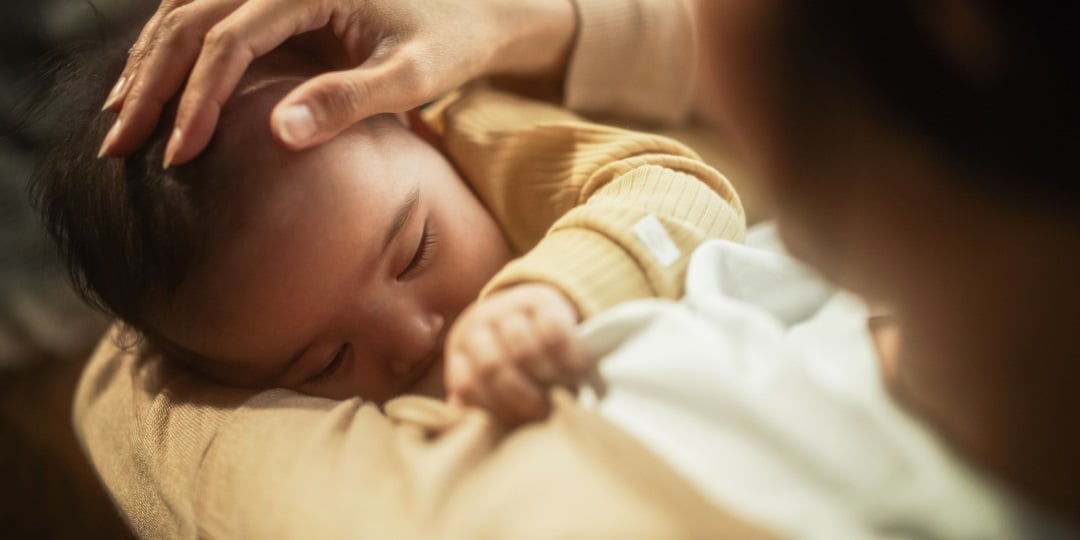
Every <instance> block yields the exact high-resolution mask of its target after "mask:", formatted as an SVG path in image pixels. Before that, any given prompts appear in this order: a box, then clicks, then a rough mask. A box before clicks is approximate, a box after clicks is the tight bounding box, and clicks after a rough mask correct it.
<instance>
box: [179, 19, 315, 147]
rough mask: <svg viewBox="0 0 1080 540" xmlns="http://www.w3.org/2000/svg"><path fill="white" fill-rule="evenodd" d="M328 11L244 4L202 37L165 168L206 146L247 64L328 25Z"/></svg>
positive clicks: (181, 101) (182, 98)
mask: <svg viewBox="0 0 1080 540" xmlns="http://www.w3.org/2000/svg"><path fill="white" fill-rule="evenodd" d="M329 19H330V12H329V11H326V10H325V9H322V8H321V5H320V4H319V3H311V2H295V1H292V0H285V1H279V2H263V3H248V4H244V5H243V6H240V7H239V8H238V9H236V10H235V11H233V12H232V13H231V14H229V15H228V17H226V18H225V19H224V20H222V21H221V22H220V23H218V24H217V25H215V26H214V27H213V28H212V29H211V30H210V31H209V32H208V33H207V35H206V39H205V41H204V44H203V47H202V50H201V52H200V53H199V57H198V59H197V60H196V61H195V66H194V68H193V69H192V72H191V76H190V78H189V79H188V83H187V87H186V88H185V89H184V93H183V96H182V97H181V99H180V104H179V107H178V109H177V114H176V127H175V129H174V131H173V134H172V136H171V139H170V141H169V144H168V146H167V148H166V151H165V166H166V167H168V166H169V165H171V164H173V163H176V164H179V163H184V162H187V161H189V160H191V159H192V158H194V157H195V156H196V155H198V154H199V152H201V151H202V150H203V149H204V148H205V147H206V145H207V144H208V143H209V142H210V138H211V137H212V136H213V133H214V128H215V127H216V126H217V121H218V118H219V115H220V112H221V107H222V105H223V104H224V103H225V101H226V100H227V99H228V98H229V96H230V95H231V94H232V92H233V90H234V89H235V88H236V85H237V83H238V82H239V81H240V78H241V77H242V76H243V74H244V72H245V71H246V70H247V68H248V66H250V65H251V63H252V62H253V61H254V60H255V59H256V58H258V57H259V56H262V55H264V54H266V53H268V52H270V51H271V50H273V49H274V48H276V47H277V46H278V45H281V44H282V43H284V42H285V41H286V40H288V39H289V38H290V37H293V36H296V35H299V34H303V33H305V32H309V31H312V30H316V29H319V28H322V27H324V26H326V25H327V23H328V22H329Z"/></svg>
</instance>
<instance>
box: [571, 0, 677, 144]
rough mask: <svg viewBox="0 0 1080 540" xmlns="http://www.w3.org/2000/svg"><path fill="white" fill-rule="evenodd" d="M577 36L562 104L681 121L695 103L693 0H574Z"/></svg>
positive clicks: (644, 119) (602, 113)
mask: <svg viewBox="0 0 1080 540" xmlns="http://www.w3.org/2000/svg"><path fill="white" fill-rule="evenodd" d="M574 5H575V7H576V9H577V17H578V36H577V42H576V45H575V47H574V50H573V51H572V53H571V56H570V63H569V66H568V69H567V76H566V83H565V88H564V91H565V105H566V106H567V107H569V108H571V109H573V110H575V111H579V112H581V113H583V114H587V115H599V116H613V117H620V118H632V119H635V120H638V121H642V122H647V123H657V124H679V123H682V122H683V121H685V120H686V119H687V117H688V116H689V114H690V113H691V112H692V108H693V105H694V91H695V89H694V82H695V78H696V76H695V71H694V70H695V67H696V65H697V54H698V52H697V43H696V38H695V30H694V24H693V9H692V5H691V0H574Z"/></svg>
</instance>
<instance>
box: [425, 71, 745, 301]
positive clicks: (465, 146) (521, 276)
mask: <svg viewBox="0 0 1080 540" xmlns="http://www.w3.org/2000/svg"><path fill="white" fill-rule="evenodd" d="M442 127H443V129H444V130H445V131H444V141H445V144H446V148H447V151H448V153H449V155H450V157H451V159H452V160H453V161H454V162H455V164H456V165H457V166H458V167H459V168H460V170H461V172H462V174H464V176H465V177H466V178H467V179H468V181H469V183H470V184H471V185H472V187H473V189H474V190H475V191H476V193H477V195H478V196H479V197H480V199H481V200H482V201H483V202H484V204H485V205H487V207H488V209H489V210H490V211H491V213H492V214H493V215H494V217H495V219H496V220H497V221H498V222H499V224H500V225H501V226H502V228H503V231H504V232H505V234H506V235H507V237H508V239H509V240H510V243H511V245H512V246H513V247H514V249H515V250H517V251H518V252H519V253H522V254H523V255H522V256H521V257H520V258H518V259H516V260H514V261H512V262H511V263H510V264H509V265H507V266H506V267H505V268H504V269H503V270H502V271H501V272H499V273H498V274H497V275H496V276H495V277H494V278H493V279H492V280H491V282H490V283H488V285H487V287H485V289H484V292H483V294H488V293H490V292H491V291H492V290H495V289H499V288H504V287H507V286H510V285H514V284H517V283H523V282H543V283H549V284H551V285H554V286H555V287H557V288H559V289H561V290H562V291H563V292H564V293H565V294H566V295H567V297H568V298H570V299H571V300H572V301H573V302H574V304H575V305H576V306H577V308H578V310H579V312H580V313H581V315H582V317H583V318H588V317H590V316H592V315H594V314H596V313H598V312H600V311H603V310H605V309H607V308H609V307H612V306H614V305H615V304H618V303H620V302H624V301H627V300H632V299H635V298H643V297H650V296H656V297H663V298H678V297H679V296H681V295H682V293H683V279H684V277H685V273H686V265H687V262H688V260H689V255H690V253H691V252H692V251H693V250H694V248H696V247H697V246H698V245H699V244H700V243H701V242H703V241H704V240H707V239H711V238H723V239H727V240H735V241H741V240H742V239H743V236H744V233H745V229H746V227H745V217H744V214H743V210H742V206H741V204H740V203H739V199H738V196H737V195H736V194H735V191H734V190H733V189H732V187H731V184H730V183H729V182H728V180H727V179H726V178H724V177H723V176H722V175H721V174H720V173H718V172H716V171H715V170H714V169H712V168H710V167H709V166H707V165H705V164H704V163H702V162H701V161H700V160H699V158H698V157H697V155H696V154H694V152H693V151H692V150H690V149H689V148H687V147H685V146H683V145H682V144H680V143H678V142H676V141H674V140H671V139H668V138H666V137H661V136H657V135H651V134H646V133H638V132H633V131H626V130H622V129H617V128H613V127H608V126H602V125H598V124H591V123H588V122H585V121H583V120H581V119H579V118H578V117H576V116H574V115H573V114H571V113H569V112H567V111H565V110H563V109H560V108H558V107H556V106H553V105H549V104H546V103H541V102H535V101H529V100H525V99H523V98H519V97H516V96H511V95H508V94H502V93H498V92H495V91H492V90H489V89H486V88H474V89H472V90H470V91H467V92H465V93H464V94H463V95H462V96H461V97H459V98H458V99H457V100H456V101H454V102H453V103H451V104H450V105H448V106H447V107H446V108H445V110H444V112H443V126H442ZM658 228H659V231H658V230H657V229H658Z"/></svg>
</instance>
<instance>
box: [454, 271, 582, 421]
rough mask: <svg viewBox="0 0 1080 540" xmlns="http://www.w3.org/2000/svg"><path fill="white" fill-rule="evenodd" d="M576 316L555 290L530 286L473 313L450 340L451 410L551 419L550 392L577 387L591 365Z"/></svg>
mask: <svg viewBox="0 0 1080 540" xmlns="http://www.w3.org/2000/svg"><path fill="white" fill-rule="evenodd" d="M577 322H578V314H577V310H576V309H575V308H574V305H573V304H572V303H571V302H570V301H569V300H568V299H567V298H566V296H564V295H563V293H562V292H561V291H559V290H558V289H555V288H554V287H551V286H550V285H545V284H538V283H527V284H522V285H516V286H513V287H510V288H507V289H503V290H501V291H497V292H495V293H493V294H491V295H490V296H488V297H487V298H485V299H483V300H481V301H479V302H476V303H475V304H473V305H472V306H470V307H469V308H468V309H467V310H465V312H464V313H462V314H461V316H460V317H459V318H458V320H457V321H456V322H455V323H454V326H453V328H451V329H450V334H449V336H448V337H447V340H446V389H447V394H448V397H449V400H450V403H452V404H459V405H474V406H477V407H482V408H484V409H487V410H489V411H491V412H492V413H493V414H495V416H497V417H499V418H501V419H503V420H504V421H507V422H509V423H518V422H523V421H527V420H535V419H539V418H542V417H544V416H546V415H547V413H548V412H549V409H550V403H548V400H547V390H548V389H549V388H551V387H552V386H553V385H564V386H570V387H575V386H576V385H577V383H578V382H579V381H580V380H581V378H582V377H583V376H584V375H585V374H586V372H587V371H588V369H589V367H590V366H589V365H588V363H587V360H586V358H585V355H584V353H583V351H582V349H581V347H580V345H579V344H578V342H577V335H576V333H575V327H576V326H577Z"/></svg>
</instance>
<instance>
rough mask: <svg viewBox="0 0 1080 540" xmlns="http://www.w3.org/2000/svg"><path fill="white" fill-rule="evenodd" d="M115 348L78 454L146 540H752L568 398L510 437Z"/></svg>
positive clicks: (92, 375) (432, 409)
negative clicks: (214, 374) (230, 380)
mask: <svg viewBox="0 0 1080 540" xmlns="http://www.w3.org/2000/svg"><path fill="white" fill-rule="evenodd" d="M114 337H115V336H114V335H110V336H107V337H106V339H105V340H104V341H103V343H102V345H101V346H100V348H99V349H98V351H96V352H95V354H94V356H93V358H92V359H91V361H90V363H89V365H88V366H87V369H86V371H85V373H84V375H83V378H82V380H81V381H80V384H79V388H78V392H77V395H76V400H75V423H76V429H77V432H78V434H79V437H80V440H81V441H82V442H83V445H84V447H85V449H86V451H87V453H88V455H89V456H90V459H91V461H92V462H93V464H94V466H95V467H96V469H97V471H98V473H99V474H100V476H101V478H102V479H103V480H104V482H105V484H106V486H107V487H108V489H109V492H110V493H111V494H112V496H113V498H114V500H115V501H116V503H117V504H118V506H119V507H120V509H121V513H122V514H123V515H124V516H125V517H126V518H127V520H128V522H129V524H130V525H131V526H132V527H133V529H134V530H135V532H136V533H138V534H139V536H141V537H146V538H196V537H198V538H267V539H277V538H305V539H307V538H345V537H348V538H395V539H414V538H415V539H439V538H567V537H573V538H620V539H621V538H727V537H736V538H755V537H763V536H764V535H763V534H761V533H759V532H758V531H756V530H754V529H753V528H752V527H749V526H747V525H746V524H744V523H742V522H741V521H739V520H738V519H736V518H734V517H732V516H730V515H728V514H726V513H724V512H722V511H719V510H717V509H716V508H715V507H713V506H711V505H710V504H709V503H708V502H706V500H705V499H704V498H703V497H702V496H701V495H700V494H698V493H697V492H696V491H695V490H694V489H692V488H691V487H689V485H688V484H686V483H685V482H684V481H683V480H682V479H681V478H680V477H679V476H678V475H677V474H676V473H674V472H673V471H672V470H671V469H670V468H669V467H668V466H667V465H666V464H664V463H662V462H661V461H660V460H659V459H658V458H656V457H655V456H654V455H652V454H651V453H650V452H648V451H647V450H645V449H644V448H643V447H642V446H641V445H640V444H639V443H637V442H636V441H635V440H634V439H632V438H631V437H629V436H628V435H626V434H625V433H623V432H622V431H621V430H619V429H617V428H615V427H613V426H612V425H610V424H608V423H607V422H606V421H604V420H602V419H601V418H599V417H598V416H596V415H593V414H590V413H586V412H584V411H582V410H581V409H579V408H577V406H576V404H575V403H574V401H573V400H572V399H570V398H569V396H567V395H565V394H559V395H556V396H555V397H556V399H555V408H554V411H553V414H552V416H551V417H550V418H549V419H548V420H547V421H545V422H543V423H540V424H534V425H532V426H530V427H528V428H525V429H521V430H518V431H515V432H513V433H511V434H504V433H502V432H500V431H499V429H498V428H497V427H496V426H495V424H494V423H493V422H492V421H491V420H490V418H489V417H488V416H487V415H485V414H484V413H481V412H479V411H470V412H465V413H462V412H460V411H456V410H452V409H449V408H447V407H445V406H444V405H443V404H442V403H440V402H437V401H433V400H428V399H424V398H402V399H400V400H397V401H394V402H391V403H390V404H388V405H387V414H386V415H384V414H382V413H381V412H380V411H379V410H378V409H377V408H375V407H374V406H373V405H370V404H363V403H361V402H360V401H359V400H355V399H354V400H347V401H343V402H336V401H331V400H326V399H320V398H311V397H306V396H301V395H299V394H296V393H294V392H291V391H286V390H273V391H267V392H261V393H258V392H251V391H243V390H237V389H229V388H225V387H219V386H215V385H211V384H209V383H207V382H205V381H203V380H201V379H198V378H196V377H194V376H193V375H190V374H187V373H185V372H183V371H180V370H177V369H173V368H171V367H170V366H169V365H168V364H167V363H165V362H163V361H161V360H160V359H159V358H156V357H155V356H154V355H152V354H149V353H146V352H137V351H123V350H120V349H118V348H116V347H115V346H114V345H113V338H114Z"/></svg>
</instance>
